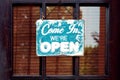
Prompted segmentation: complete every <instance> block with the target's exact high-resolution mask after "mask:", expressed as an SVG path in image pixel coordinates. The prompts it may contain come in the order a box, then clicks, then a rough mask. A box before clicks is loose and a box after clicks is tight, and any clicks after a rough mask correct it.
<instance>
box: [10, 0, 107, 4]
mask: <svg viewBox="0 0 120 80" xmlns="http://www.w3.org/2000/svg"><path fill="white" fill-rule="evenodd" d="M12 2H13V3H14V4H16V3H27V4H29V3H31V4H34V3H35V4H36V3H37V4H40V3H43V2H45V3H52V4H53V3H58V4H60V3H108V2H109V0H13V1H12Z"/></svg>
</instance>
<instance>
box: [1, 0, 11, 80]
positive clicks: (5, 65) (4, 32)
mask: <svg viewBox="0 0 120 80" xmlns="http://www.w3.org/2000/svg"><path fill="white" fill-rule="evenodd" d="M10 2H11V1H10V0H1V1H0V79H1V80H8V79H10V75H11V74H10V71H12V68H11V57H10V54H11V50H10V46H11V44H10V41H11V38H10V35H11V33H10V28H11V26H10V24H11V18H10V17H11V15H10V13H11V5H10Z"/></svg>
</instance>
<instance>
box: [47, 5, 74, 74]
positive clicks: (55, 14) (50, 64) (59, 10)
mask: <svg viewBox="0 0 120 80" xmlns="http://www.w3.org/2000/svg"><path fill="white" fill-rule="evenodd" d="M46 18H47V19H73V7H71V6H47V10H46ZM46 74H47V75H72V57H65V56H64V57H62V56H61V57H60V56H59V57H47V59H46Z"/></svg>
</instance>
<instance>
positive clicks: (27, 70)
mask: <svg viewBox="0 0 120 80" xmlns="http://www.w3.org/2000/svg"><path fill="white" fill-rule="evenodd" d="M39 14H40V8H39V7H33V6H14V8H13V74H14V75H39V57H37V56H36V47H35V45H36V37H35V33H36V32H35V30H36V27H35V21H36V20H37V19H39V16H40V15H39Z"/></svg>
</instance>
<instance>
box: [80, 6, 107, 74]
mask: <svg viewBox="0 0 120 80" xmlns="http://www.w3.org/2000/svg"><path fill="white" fill-rule="evenodd" d="M105 9H106V8H105V7H89V6H88V7H80V10H81V13H82V16H80V17H82V19H84V20H85V53H84V56H82V57H80V63H79V65H80V69H79V72H80V73H79V74H80V75H104V74H105V48H106V47H105V28H106V22H105V17H106V15H105V14H106V11H105Z"/></svg>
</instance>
